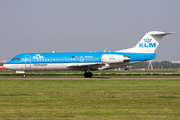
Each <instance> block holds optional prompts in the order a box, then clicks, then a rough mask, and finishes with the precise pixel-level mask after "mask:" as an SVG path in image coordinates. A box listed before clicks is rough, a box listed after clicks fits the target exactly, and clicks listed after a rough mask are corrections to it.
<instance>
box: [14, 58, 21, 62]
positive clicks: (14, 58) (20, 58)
mask: <svg viewBox="0 0 180 120" xmlns="http://www.w3.org/2000/svg"><path fill="white" fill-rule="evenodd" d="M12 60H18V61H20V60H21V58H13V59H12Z"/></svg>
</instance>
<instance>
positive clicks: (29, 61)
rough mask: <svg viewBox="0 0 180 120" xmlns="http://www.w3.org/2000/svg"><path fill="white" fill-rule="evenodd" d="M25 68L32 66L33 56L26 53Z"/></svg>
mask: <svg viewBox="0 0 180 120" xmlns="http://www.w3.org/2000/svg"><path fill="white" fill-rule="evenodd" d="M25 68H31V56H30V55H25Z"/></svg>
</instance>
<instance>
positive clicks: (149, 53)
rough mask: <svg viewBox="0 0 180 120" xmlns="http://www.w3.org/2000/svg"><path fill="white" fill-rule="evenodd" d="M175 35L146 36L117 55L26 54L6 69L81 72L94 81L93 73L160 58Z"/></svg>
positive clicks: (152, 33) (99, 53)
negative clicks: (163, 41) (161, 46)
mask: <svg viewBox="0 0 180 120" xmlns="http://www.w3.org/2000/svg"><path fill="white" fill-rule="evenodd" d="M169 34H174V33H173V32H169V33H166V32H160V31H152V32H148V33H147V34H145V36H144V37H143V38H142V39H141V40H140V41H139V43H138V44H137V45H136V46H135V47H133V48H129V49H124V50H118V51H114V52H68V53H23V54H19V55H16V56H15V57H14V58H13V59H12V60H10V61H8V62H6V63H5V64H4V68H6V69H10V70H16V73H23V77H26V75H25V71H43V70H46V71H51V70H79V71H85V73H84V77H89V78H90V77H92V76H93V74H92V73H91V71H95V70H108V69H113V68H118V67H123V66H127V65H131V64H135V63H138V62H143V61H147V60H152V59H155V58H156V53H154V52H155V50H156V48H157V47H158V45H159V43H160V41H161V39H162V37H163V36H165V35H169Z"/></svg>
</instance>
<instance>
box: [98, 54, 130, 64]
mask: <svg viewBox="0 0 180 120" xmlns="http://www.w3.org/2000/svg"><path fill="white" fill-rule="evenodd" d="M129 59H130V58H129V57H127V56H124V55H113V54H107V55H102V56H101V60H102V62H104V63H120V62H124V61H129Z"/></svg>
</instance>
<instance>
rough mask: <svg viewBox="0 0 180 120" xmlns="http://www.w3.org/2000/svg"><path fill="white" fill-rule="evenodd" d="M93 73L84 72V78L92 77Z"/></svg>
mask: <svg viewBox="0 0 180 120" xmlns="http://www.w3.org/2000/svg"><path fill="white" fill-rule="evenodd" d="M92 76H93V74H92V73H91V72H85V73H84V77H85V78H92Z"/></svg>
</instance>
